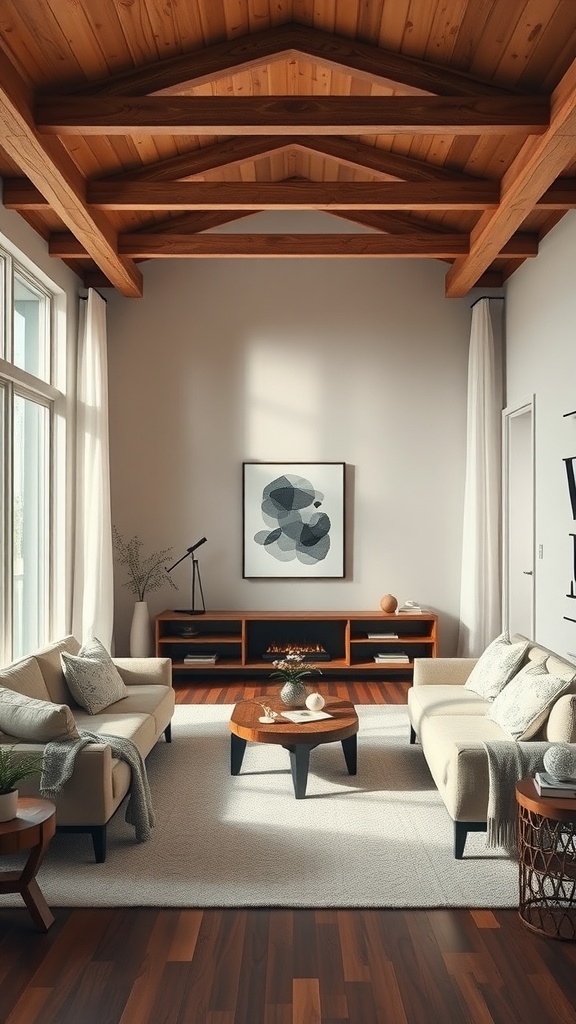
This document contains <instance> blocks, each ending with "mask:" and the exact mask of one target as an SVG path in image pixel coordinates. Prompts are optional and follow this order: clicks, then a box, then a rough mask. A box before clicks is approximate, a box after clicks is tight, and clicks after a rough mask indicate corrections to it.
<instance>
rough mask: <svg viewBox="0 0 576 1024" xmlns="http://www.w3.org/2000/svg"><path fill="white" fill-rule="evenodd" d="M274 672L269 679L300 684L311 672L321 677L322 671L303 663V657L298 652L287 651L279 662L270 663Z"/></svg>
mask: <svg viewBox="0 0 576 1024" xmlns="http://www.w3.org/2000/svg"><path fill="white" fill-rule="evenodd" d="M272 664H273V666H274V668H275V669H276V671H275V672H272V673H271V675H270V678H271V679H283V680H284V682H285V683H299V682H302V681H303V679H304V678H305V677H306V676H309V675H311V674H312V673H313V672H318V673H319V674H320V675H322V670H321V669H319V668H316V666H315V665H309V664H308V663H307V662H305V661H304V655H303V654H301V653H300V652H299V651H289V652H288V654H286V655H285V657H284V658H282V659H281V660H279V661H273V662H272Z"/></svg>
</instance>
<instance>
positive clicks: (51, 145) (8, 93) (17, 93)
mask: <svg viewBox="0 0 576 1024" xmlns="http://www.w3.org/2000/svg"><path fill="white" fill-rule="evenodd" d="M32 105H33V104H32V94H31V90H30V88H29V87H28V85H27V83H25V82H24V80H23V78H22V76H21V75H20V73H19V72H18V71H17V70H16V68H15V67H14V65H13V64H12V63H11V61H9V59H8V58H7V57H6V55H5V54H4V53H2V52H0V136H1V139H2V148H3V150H4V151H5V153H6V154H7V155H8V156H9V157H10V158H11V159H12V160H14V161H15V162H16V164H17V165H18V166H19V167H20V168H21V170H22V171H24V172H25V173H26V175H27V176H28V178H29V179H30V181H31V182H32V183H33V184H34V185H35V186H36V187H37V188H38V189H39V190H40V192H41V193H42V195H43V197H44V198H45V199H46V200H47V201H48V202H49V204H50V206H51V207H52V208H53V209H54V210H55V211H56V213H57V214H58V216H59V217H60V218H61V220H62V221H63V223H64V224H65V225H66V226H67V227H68V228H69V229H70V230H71V231H72V232H73V233H74V235H75V236H76V237H77V238H78V239H80V240H81V241H82V243H83V244H84V245H85V246H86V250H87V252H88V253H89V254H90V256H91V257H92V258H93V259H94V262H95V263H96V265H97V266H98V267H100V269H101V270H102V271H103V272H104V273H105V274H106V275H107V277H108V278H109V280H110V281H111V282H112V283H113V284H114V286H115V287H116V288H119V289H120V290H121V291H122V292H123V293H124V294H125V295H131V296H140V295H142V275H141V273H140V271H139V270H138V268H137V267H136V266H134V264H133V263H132V262H131V260H129V259H127V258H126V257H125V256H119V255H118V252H117V248H116V231H115V230H114V229H113V228H112V225H111V224H110V223H109V222H108V220H107V219H106V217H105V216H103V214H102V213H101V212H100V211H98V210H94V209H90V208H89V207H88V205H87V204H86V199H85V186H86V182H85V179H84V178H83V176H82V175H81V173H80V171H79V170H78V168H77V166H76V164H75V163H74V161H73V160H72V159H71V157H70V155H69V154H68V153H67V151H66V150H65V149H64V147H63V145H62V143H61V142H60V140H59V139H49V138H44V139H40V138H39V137H38V135H37V133H36V131H35V129H34V121H33V116H32V112H31V108H32Z"/></svg>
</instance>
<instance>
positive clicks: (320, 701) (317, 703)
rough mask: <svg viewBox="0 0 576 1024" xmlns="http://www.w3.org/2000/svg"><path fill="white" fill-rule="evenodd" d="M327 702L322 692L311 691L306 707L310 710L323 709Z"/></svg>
mask: <svg viewBox="0 0 576 1024" xmlns="http://www.w3.org/2000/svg"><path fill="white" fill-rule="evenodd" d="M325 703H326V701H325V700H324V697H323V696H322V694H321V693H309V694H308V696H307V697H306V707H307V708H308V710H309V711H322V708H323V707H324V705H325Z"/></svg>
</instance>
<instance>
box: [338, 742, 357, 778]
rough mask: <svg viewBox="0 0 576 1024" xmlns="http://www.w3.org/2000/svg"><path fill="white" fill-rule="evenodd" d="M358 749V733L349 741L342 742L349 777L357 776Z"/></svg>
mask: <svg viewBox="0 0 576 1024" xmlns="http://www.w3.org/2000/svg"><path fill="white" fill-rule="evenodd" d="M357 749H358V748H357V743H356V733H354V735H353V736H349V737H348V739H347V740H342V750H343V751H344V759H345V761H346V767H347V769H348V774H349V775H356V764H357Z"/></svg>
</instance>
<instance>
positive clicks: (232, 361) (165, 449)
mask: <svg viewBox="0 0 576 1024" xmlns="http://www.w3.org/2000/svg"><path fill="white" fill-rule="evenodd" d="M292 216H294V215H292ZM320 219H322V225H321V227H320V226H319V220H320ZM292 223H293V224H295V226H294V227H293V230H298V229H301V228H300V224H299V223H298V222H297V221H296V222H295V221H294V220H293V221H292ZM310 223H311V222H310V220H309V219H308V220H307V221H306V224H307V225H309V224H310ZM312 223H313V224H314V226H313V227H312V230H315V229H316V230H326V224H330V227H332V226H333V225H336V227H335V228H334V229H335V230H342V227H341V222H338V221H336V220H335V219H333V218H325V217H322V215H318V217H317V218H315V220H314V221H313V222H312ZM329 229H330V228H329ZM237 230H246V227H245V225H242V224H240V225H239V227H238V228H237ZM142 270H143V274H144V298H143V299H141V300H136V301H131V300H126V299H123V298H121V297H119V296H117V295H116V294H110V298H109V305H108V334H109V375H110V437H111V472H112V508H113V520H114V522H115V524H116V525H117V526H118V527H119V529H120V530H121V532H122V533H124V534H125V535H127V536H132V535H133V534H138V535H139V536H140V537H141V538H142V539H143V540H144V542H145V545H146V549H147V550H148V551H149V550H150V549H156V548H161V547H165V546H169V545H173V554H174V558H176V557H178V556H179V555H180V554H181V553H183V552H184V551H185V550H186V548H187V547H188V546H189V545H190V544H192V543H194V542H195V541H196V540H197V539H198V538H200V537H201V536H202V535H204V534H205V535H206V536H207V538H208V543H207V544H206V545H204V546H203V547H202V548H201V549H200V551H199V553H198V555H199V562H200V568H201V573H202V580H203V584H204V592H205V596H206V603H207V606H208V608H209V609H214V610H215V609H226V608H232V609H243V608H245V609H262V608H271V609H276V610H279V609H283V608H286V609H295V608H303V609H314V608H317V609H332V610H334V609H350V610H359V609H361V610H363V609H372V608H378V606H379V600H380V597H381V596H382V595H383V594H385V593H387V592H391V593H393V594H396V595H397V596H398V598H399V599H400V600H405V599H406V598H412V599H415V600H417V601H420V602H421V603H422V604H424V605H426V606H427V607H430V608H432V609H434V610H437V611H439V613H440V614H441V617H442V618H441V630H440V635H441V643H442V648H443V649H444V650H446V651H448V652H453V650H454V648H455V638H456V620H457V616H458V607H459V573H460V556H461V517H462V497H463V482H464V452H465V443H464V442H465V438H464V430H465V412H466V410H465V402H466V374H467V360H468V343H469V330H470V301H471V300H470V298H467V299H465V300H453V299H452V300H446V299H445V298H444V277H445V272H446V267H445V265H444V264H442V263H440V262H437V261H407V260H405V261H402V260H375V259H366V260H345V259H343V260H321V259H319V260H288V259H279V260H271V259H262V260H221V259H220V260H218V259H213V260H203V261H200V260H194V261H192V260H189V261H186V260H170V261H165V262H162V261H160V260H156V261H153V262H148V263H145V264H142ZM251 460H264V461H281V460H286V461H344V462H346V463H347V471H348V479H349V493H348V502H347V547H348V569H347V576H346V579H344V580H331V581H320V580H315V581H309V580H308V581H299V580H290V581H276V582H270V581H260V580H257V581H255V580H243V579H242V560H241V533H242V462H243V461H251ZM174 579H175V581H176V582H177V583H178V586H179V588H180V591H179V593H178V594H176V592H175V591H172V590H170V588H169V587H166V588H163V589H162V590H161V591H158V592H156V593H153V594H151V595H149V604H150V607H151V610H152V612H153V613H155V612H158V611H160V610H162V609H163V608H171V607H174V606H176V607H186V606H188V605H189V600H190V598H189V579H190V564H189V561H188V560H186V561H185V562H184V563H183V564H182V566H181V567H179V568H178V569H177V570H175V572H174ZM121 581H122V579H120V580H119V581H118V586H117V595H116V596H117V601H116V647H117V650H118V651H120V652H122V651H123V650H125V649H126V644H127V632H128V626H129V619H130V614H131V609H132V601H133V599H132V597H131V595H130V593H129V591H128V590H126V589H125V588H122V587H121V586H120V583H121Z"/></svg>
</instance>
